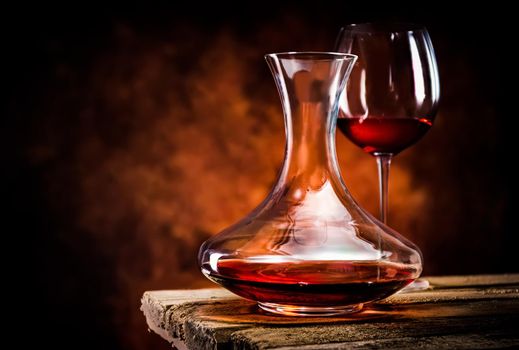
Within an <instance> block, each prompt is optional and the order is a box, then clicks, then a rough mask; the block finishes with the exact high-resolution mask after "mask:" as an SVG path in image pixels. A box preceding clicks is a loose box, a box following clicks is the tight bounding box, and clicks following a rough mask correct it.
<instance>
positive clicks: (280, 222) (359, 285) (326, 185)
mask: <svg viewBox="0 0 519 350" xmlns="http://www.w3.org/2000/svg"><path fill="white" fill-rule="evenodd" d="M265 59H266V61H267V63H268V65H269V67H270V69H271V71H272V74H273V76H274V80H275V82H276V85H277V88H278V92H279V95H280V98H281V101H282V105H283V112H284V117H285V132H286V149H285V158H284V162H283V166H282V168H281V171H280V173H279V177H278V179H277V182H276V184H275V185H274V186H273V189H272V190H271V192H270V194H269V195H268V196H267V198H266V199H265V200H264V201H263V202H262V203H261V204H260V205H259V206H258V207H257V208H256V209H254V210H253V211H252V212H251V213H250V214H249V215H247V216H246V217H245V218H243V219H242V220H241V221H239V222H238V223H236V224H234V225H232V226H231V227H229V228H227V229H225V230H223V231H222V232H221V233H219V234H217V235H215V236H213V237H211V238H210V239H208V240H207V241H206V242H204V243H203V244H202V246H201V247H200V252H199V257H198V259H199V264H200V268H201V270H202V272H203V274H204V275H205V276H207V277H208V278H209V279H210V280H212V281H214V282H216V283H218V284H220V285H221V286H223V287H225V288H227V289H228V290H230V291H231V292H233V293H235V294H237V295H239V296H241V297H244V298H246V299H250V300H253V301H256V302H258V305H259V306H260V307H261V308H262V309H264V310H266V311H269V312H273V313H278V314H283V315H294V316H295V315H297V316H324V315H338V314H344V313H350V312H355V311H359V310H361V309H362V306H363V304H364V303H368V302H372V301H375V300H379V299H383V298H385V297H387V296H389V295H391V294H393V293H395V292H397V291H399V290H400V289H402V288H403V287H405V286H406V285H408V284H409V283H411V282H412V281H413V280H415V279H416V278H418V277H419V275H420V273H421V271H422V257H421V253H420V251H419V250H418V248H417V247H416V246H415V245H414V244H412V243H411V242H409V241H408V240H407V239H405V238H404V237H403V236H401V235H399V234H398V233H397V232H395V231H394V230H392V229H391V228H389V227H387V226H385V225H384V224H383V223H381V222H380V221H378V220H377V219H375V218H374V217H373V216H371V215H370V214H369V213H367V212H366V211H364V210H363V209H362V208H361V207H360V206H359V205H358V204H357V203H356V202H355V200H354V199H353V198H352V197H351V195H350V193H349V192H348V190H347V189H346V186H345V184H344V182H343V180H342V178H341V175H340V170H339V166H338V162H337V157H336V153H335V127H336V118H337V113H338V100H339V95H340V93H341V91H343V89H344V86H345V84H346V81H347V78H348V76H349V73H350V71H351V69H352V67H353V64H354V62H355V59H356V56H354V55H350V54H343V53H331V52H330V53H326V52H289V53H278V54H269V55H266V56H265Z"/></svg>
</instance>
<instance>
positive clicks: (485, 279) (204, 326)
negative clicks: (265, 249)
mask: <svg viewBox="0 0 519 350" xmlns="http://www.w3.org/2000/svg"><path fill="white" fill-rule="evenodd" d="M427 279H428V280H429V282H430V283H431V287H430V288H429V289H428V290H426V291H420V292H409V293H399V294H396V295H394V296H392V297H390V298H388V299H385V300H383V301H381V302H378V303H374V304H371V305H368V306H366V307H365V310H364V311H363V312H361V313H358V314H353V315H349V316H344V317H326V318H320V317H309V318H300V317H282V316H275V315H270V314H268V313H265V312H262V311H261V310H259V309H258V308H257V306H256V304H255V303H253V302H250V301H247V300H244V299H241V298H239V297H237V296H235V295H233V294H232V293H230V292H228V291H227V290H225V289H222V288H209V289H199V290H173V291H150V292H146V293H144V296H143V298H142V306H141V310H142V311H143V312H144V315H145V316H146V321H147V323H148V326H149V328H150V329H151V330H153V331H154V332H155V333H157V334H159V335H160V336H161V337H163V338H164V339H166V340H167V341H169V342H171V343H173V344H174V345H175V346H176V347H177V348H179V349H197V350H198V349H255V350H256V349H257V350H260V349H278V350H292V349H294V350H295V349H301V350H304V349H316V350H320V349H378V348H384V349H393V348H394V349H396V348H399V349H400V348H410V347H413V348H419V349H422V348H423V349H438V348H460V349H469V348H470V349H487V348H502V347H510V346H519V331H518V330H517V327H516V325H517V324H519V274H510V275H481V276H449V277H428V278H427Z"/></svg>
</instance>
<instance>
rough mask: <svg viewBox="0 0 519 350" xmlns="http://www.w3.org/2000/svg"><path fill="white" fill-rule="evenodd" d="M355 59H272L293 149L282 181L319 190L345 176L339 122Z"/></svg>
mask: <svg viewBox="0 0 519 350" xmlns="http://www.w3.org/2000/svg"><path fill="white" fill-rule="evenodd" d="M355 58H356V57H355V56H353V55H348V54H335V53H307V54H304V55H301V54H292V53H283V54H273V55H267V56H266V60H267V63H268V64H269V67H270V69H271V71H272V74H273V75H274V78H275V81H276V85H277V88H278V92H279V95H280V98H281V101H282V105H283V112H284V115H285V131H286V138H287V147H286V153H285V161H284V165H283V169H282V173H281V180H287V181H289V182H291V183H292V187H293V186H294V185H295V186H296V187H299V188H300V189H301V190H306V191H309V190H317V189H319V188H321V187H322V186H323V185H324V184H325V183H326V182H327V180H328V179H329V178H330V177H331V176H332V177H335V176H337V177H338V176H339V174H338V172H339V170H338V166H337V161H336V155H335V124H336V123H335V118H336V117H337V112H338V100H339V95H340V93H341V91H342V90H343V89H344V86H345V83H346V80H347V77H348V76H349V73H350V71H351V68H352V66H353V63H354V61H355ZM278 185H279V184H278Z"/></svg>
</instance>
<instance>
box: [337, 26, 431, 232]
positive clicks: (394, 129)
mask: <svg viewBox="0 0 519 350" xmlns="http://www.w3.org/2000/svg"><path fill="white" fill-rule="evenodd" d="M336 51H338V52H346V53H352V54H354V55H357V56H358V60H357V63H356V64H355V67H354V68H353V71H352V73H351V75H350V80H349V84H348V87H347V89H346V91H345V92H344V93H343V94H342V96H341V100H340V109H339V119H338V120H337V126H338V128H339V130H341V132H342V133H343V134H344V135H345V136H346V137H347V138H348V139H350V140H351V141H352V142H353V143H354V144H356V145H357V146H359V147H361V148H362V149H363V150H364V152H367V153H370V154H371V155H373V156H375V157H376V159H377V163H378V173H379V187H380V188H379V189H380V196H379V200H380V219H381V221H383V222H384V223H385V222H386V221H387V206H388V204H387V198H388V196H387V184H388V176H389V167H390V164H391V159H392V157H393V156H395V155H396V154H398V153H400V152H401V151H403V150H404V149H406V148H407V147H409V146H411V145H413V144H414V143H415V142H417V141H418V140H419V139H420V138H421V137H422V136H423V135H424V134H425V133H426V132H427V130H429V129H430V128H431V126H432V125H433V121H434V116H435V114H436V111H437V107H438V100H439V97H440V85H439V77H438V68H437V65H436V58H435V55H434V49H433V46H432V43H431V39H430V38H429V34H428V32H427V30H426V29H425V28H424V27H421V26H419V25H415V24H406V23H389V24H375V23H364V24H352V25H348V26H346V27H343V28H342V29H341V32H340V34H339V37H338V40H337V43H336Z"/></svg>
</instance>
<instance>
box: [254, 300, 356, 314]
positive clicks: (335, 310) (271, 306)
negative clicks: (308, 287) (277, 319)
mask: <svg viewBox="0 0 519 350" xmlns="http://www.w3.org/2000/svg"><path fill="white" fill-rule="evenodd" d="M258 306H259V307H260V308H261V309H262V310H265V311H267V312H271V313H273V314H278V315H283V316H304V317H312V316H313V317H319V316H337V315H346V314H352V313H355V312H359V311H360V310H362V307H363V304H356V305H345V306H330V307H323V306H318V307H312V306H298V305H286V304H275V303H258Z"/></svg>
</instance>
